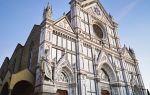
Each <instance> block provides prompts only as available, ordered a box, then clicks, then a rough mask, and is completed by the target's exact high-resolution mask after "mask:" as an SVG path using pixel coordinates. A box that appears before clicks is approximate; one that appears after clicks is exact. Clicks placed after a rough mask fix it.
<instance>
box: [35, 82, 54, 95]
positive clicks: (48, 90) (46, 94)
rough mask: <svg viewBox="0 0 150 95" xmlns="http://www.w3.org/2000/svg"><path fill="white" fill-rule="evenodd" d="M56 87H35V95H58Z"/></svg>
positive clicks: (42, 85)
mask: <svg viewBox="0 0 150 95" xmlns="http://www.w3.org/2000/svg"><path fill="white" fill-rule="evenodd" d="M56 91H57V89H56V87H55V85H54V84H48V83H45V84H41V85H38V86H36V87H35V90H34V93H35V95H56Z"/></svg>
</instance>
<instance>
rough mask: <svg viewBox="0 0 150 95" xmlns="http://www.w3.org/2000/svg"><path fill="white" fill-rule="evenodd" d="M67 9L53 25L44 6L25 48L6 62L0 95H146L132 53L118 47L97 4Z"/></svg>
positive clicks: (85, 0) (80, 2)
mask: <svg viewBox="0 0 150 95" xmlns="http://www.w3.org/2000/svg"><path fill="white" fill-rule="evenodd" d="M60 2H61V0H60ZM69 4H70V11H69V12H68V13H66V14H64V15H63V16H62V17H61V18H60V19H59V20H57V21H54V20H53V19H52V13H53V11H52V7H51V6H50V5H49V4H48V5H47V7H46V8H45V9H44V12H43V21H42V22H41V24H40V25H34V27H33V29H32V31H31V33H30V35H29V37H28V39H27V41H26V43H25V45H21V44H18V45H17V47H16V49H15V50H14V53H13V54H12V57H11V58H8V57H6V58H5V60H4V62H3V64H2V66H1V69H0V87H1V91H0V92H1V95H146V93H145V92H146V90H145V87H144V84H143V80H142V75H141V73H140V70H139V63H138V61H137V59H136V56H135V53H134V50H133V49H132V48H127V47H126V46H124V47H121V45H120V38H119V35H118V31H117V28H118V24H117V23H116V22H115V21H114V20H113V17H112V16H111V15H110V14H108V13H107V12H106V10H105V9H104V7H103V6H102V5H101V3H100V2H99V0H71V1H70V3H69ZM22 36H23V35H22Z"/></svg>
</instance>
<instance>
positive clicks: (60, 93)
mask: <svg viewBox="0 0 150 95" xmlns="http://www.w3.org/2000/svg"><path fill="white" fill-rule="evenodd" d="M56 95H68V91H66V90H57V94H56Z"/></svg>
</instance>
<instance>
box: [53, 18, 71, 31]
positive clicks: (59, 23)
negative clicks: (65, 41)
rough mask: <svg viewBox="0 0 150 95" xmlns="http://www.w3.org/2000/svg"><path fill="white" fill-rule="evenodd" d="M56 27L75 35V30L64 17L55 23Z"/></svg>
mask: <svg viewBox="0 0 150 95" xmlns="http://www.w3.org/2000/svg"><path fill="white" fill-rule="evenodd" d="M54 25H57V26H58V27H60V28H63V29H65V30H67V31H69V32H72V33H73V29H72V27H71V25H70V22H69V20H68V19H67V18H66V17H62V18H61V19H60V20H58V21H57V22H55V24H54Z"/></svg>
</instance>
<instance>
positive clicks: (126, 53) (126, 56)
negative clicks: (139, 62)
mask: <svg viewBox="0 0 150 95" xmlns="http://www.w3.org/2000/svg"><path fill="white" fill-rule="evenodd" d="M122 55H123V56H124V57H125V58H128V59H132V56H131V55H130V53H129V50H128V49H127V48H126V47H124V48H123V52H122Z"/></svg>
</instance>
